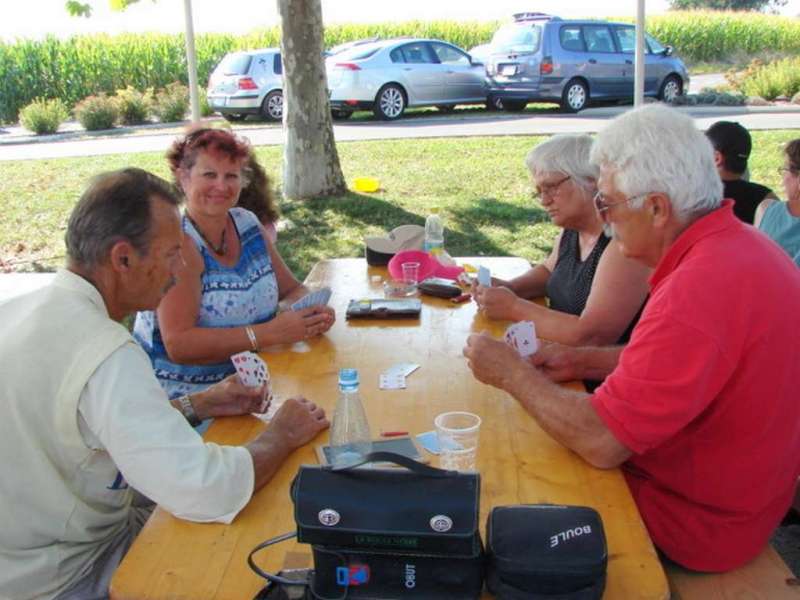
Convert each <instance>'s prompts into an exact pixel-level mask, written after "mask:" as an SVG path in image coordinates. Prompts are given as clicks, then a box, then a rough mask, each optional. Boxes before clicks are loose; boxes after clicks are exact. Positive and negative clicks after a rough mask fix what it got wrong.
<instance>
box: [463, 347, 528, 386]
mask: <svg viewBox="0 0 800 600" xmlns="http://www.w3.org/2000/svg"><path fill="white" fill-rule="evenodd" d="M464 356H466V357H467V365H468V366H469V368H470V369H471V370H472V373H473V375H475V378H476V379H477V380H478V381H482V382H483V383H488V384H489V385H493V386H494V387H497V388H500V389H504V390H507V389H508V388H507V387H506V386H507V385H508V381H509V379H510V377H509V376H510V374H511V372H512V371H513V369H514V368H515V367H516V366H519V365H520V364H521V363H524V362H525V361H524V359H522V358H521V357H520V355H519V354H517V351H516V350H514V349H513V348H511V346H509V345H508V344H506V343H505V342H501V341H498V340H495V339H494V338H492V337H491V336H489V335H488V334H486V333H482V334H480V335H478V334H472V335H471V336H469V337H468V338H467V345H466V346H464Z"/></svg>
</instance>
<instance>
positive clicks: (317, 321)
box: [254, 306, 336, 346]
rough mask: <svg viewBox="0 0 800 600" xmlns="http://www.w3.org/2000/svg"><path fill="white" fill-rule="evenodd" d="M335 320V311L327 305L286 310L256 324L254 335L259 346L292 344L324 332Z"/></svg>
mask: <svg viewBox="0 0 800 600" xmlns="http://www.w3.org/2000/svg"><path fill="white" fill-rule="evenodd" d="M335 320H336V316H335V313H334V311H333V309H332V308H330V307H328V306H310V307H308V308H304V309H302V310H287V311H284V312H281V313H279V314H278V315H277V316H276V317H275V318H274V319H272V320H271V321H268V322H267V323H262V324H261V325H258V326H257V331H256V336H257V338H258V342H259V346H271V345H273V344H292V343H294V342H299V341H300V340H307V339H309V338H312V337H314V336H316V335H320V334H322V333H325V332H326V331H328V329H330V328H331V326H332V325H333V323H334V321H335ZM254 329H256V328H254Z"/></svg>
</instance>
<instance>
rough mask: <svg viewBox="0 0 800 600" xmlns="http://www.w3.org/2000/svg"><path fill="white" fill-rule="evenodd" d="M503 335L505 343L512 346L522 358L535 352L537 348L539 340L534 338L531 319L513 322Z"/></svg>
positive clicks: (534, 333) (534, 329)
mask: <svg viewBox="0 0 800 600" xmlns="http://www.w3.org/2000/svg"><path fill="white" fill-rule="evenodd" d="M503 337H504V339H505V340H506V344H508V345H509V346H511V347H512V348H514V350H516V351H517V352H518V353H519V355H520V356H521V357H523V358H527V357H528V356H531V355H532V354H535V353H536V351H537V350H538V349H539V341H538V340H537V339H536V327H535V325H534V324H533V321H520V322H519V323H514V324H513V325H511V326H510V327H509V328H508V329H506V333H505V335H504V336H503Z"/></svg>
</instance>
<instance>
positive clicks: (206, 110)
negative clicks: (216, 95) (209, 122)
mask: <svg viewBox="0 0 800 600" xmlns="http://www.w3.org/2000/svg"><path fill="white" fill-rule="evenodd" d="M197 97H198V98H199V99H200V116H201V117H210V116H211V115H213V114H214V109H212V108H211V106H210V105H209V104H208V96H206V90H205V89H204V88H202V87H201V88H200V89H198V90H197Z"/></svg>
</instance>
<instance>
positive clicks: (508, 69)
mask: <svg viewBox="0 0 800 600" xmlns="http://www.w3.org/2000/svg"><path fill="white" fill-rule="evenodd" d="M516 74H517V65H503V66H502V67H500V75H505V76H506V77H511V76H512V75H516Z"/></svg>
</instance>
